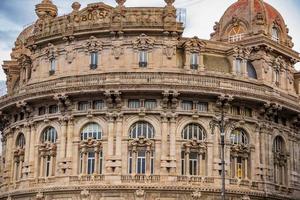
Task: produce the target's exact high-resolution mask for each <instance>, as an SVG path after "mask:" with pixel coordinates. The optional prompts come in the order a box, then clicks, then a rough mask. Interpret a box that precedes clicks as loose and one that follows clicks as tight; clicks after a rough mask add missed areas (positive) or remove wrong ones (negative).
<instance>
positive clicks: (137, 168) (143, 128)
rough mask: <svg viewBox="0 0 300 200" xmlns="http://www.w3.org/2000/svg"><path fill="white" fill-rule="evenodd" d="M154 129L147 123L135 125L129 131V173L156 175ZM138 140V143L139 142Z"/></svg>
mask: <svg viewBox="0 0 300 200" xmlns="http://www.w3.org/2000/svg"><path fill="white" fill-rule="evenodd" d="M154 137H155V132H154V127H153V126H152V125H151V124H150V123H148V122H145V121H139V122H136V123H134V124H133V125H132V126H131V127H130V130H129V138H131V139H133V140H130V141H129V144H128V173H129V174H154V155H155V147H154V146H155V142H154V141H153V139H154ZM137 140H138V141H137Z"/></svg>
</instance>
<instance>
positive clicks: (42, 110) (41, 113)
mask: <svg viewBox="0 0 300 200" xmlns="http://www.w3.org/2000/svg"><path fill="white" fill-rule="evenodd" d="M44 114H46V108H45V106H42V107H39V115H44Z"/></svg>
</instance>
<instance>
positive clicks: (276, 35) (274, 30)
mask: <svg viewBox="0 0 300 200" xmlns="http://www.w3.org/2000/svg"><path fill="white" fill-rule="evenodd" d="M272 40H273V41H275V42H279V30H278V28H276V27H273V28H272Z"/></svg>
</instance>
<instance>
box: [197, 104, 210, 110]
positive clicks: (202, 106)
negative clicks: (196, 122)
mask: <svg viewBox="0 0 300 200" xmlns="http://www.w3.org/2000/svg"><path fill="white" fill-rule="evenodd" d="M196 109H197V110H198V111H199V112H207V110H208V103H202V102H198V103H197V104H196Z"/></svg>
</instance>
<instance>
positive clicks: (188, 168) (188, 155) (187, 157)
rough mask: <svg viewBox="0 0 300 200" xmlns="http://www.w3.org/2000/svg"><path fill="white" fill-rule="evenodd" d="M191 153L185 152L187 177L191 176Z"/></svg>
mask: <svg viewBox="0 0 300 200" xmlns="http://www.w3.org/2000/svg"><path fill="white" fill-rule="evenodd" d="M189 159H190V152H189V151H186V152H185V175H186V176H189V175H190V162H189Z"/></svg>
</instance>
